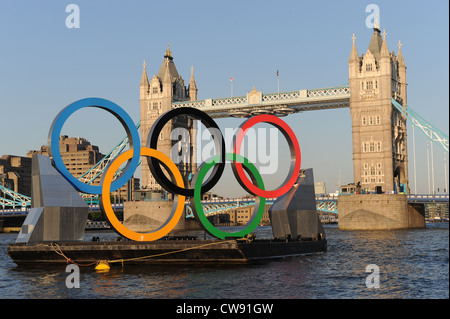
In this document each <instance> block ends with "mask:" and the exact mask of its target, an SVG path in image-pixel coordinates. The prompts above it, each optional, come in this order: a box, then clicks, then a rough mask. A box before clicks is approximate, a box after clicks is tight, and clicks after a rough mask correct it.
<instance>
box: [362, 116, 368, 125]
mask: <svg viewBox="0 0 450 319" xmlns="http://www.w3.org/2000/svg"><path fill="white" fill-rule="evenodd" d="M361 122H362V125H366V124H367V122H366V117H365V116H363V117H362V119H361Z"/></svg>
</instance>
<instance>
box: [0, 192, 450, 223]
mask: <svg viewBox="0 0 450 319" xmlns="http://www.w3.org/2000/svg"><path fill="white" fill-rule="evenodd" d="M342 196H345V195H342ZM407 197H408V202H409V203H423V204H432V203H445V202H447V203H448V202H449V195H448V194H439V195H428V194H411V195H407ZM275 200H276V198H267V199H266V204H268V205H271V204H273V203H274V201H275ZM337 201H338V196H316V208H317V210H319V211H324V212H329V213H335V214H337V213H338V212H337V205H336V204H337ZM254 204H255V200H254V199H253V198H226V199H223V198H221V199H211V200H203V201H202V205H203V208H204V212H205V214H206V215H213V214H217V213H221V212H224V211H226V210H231V209H236V208H239V207H246V206H252V205H254ZM186 205H189V203H187V204H186ZM112 206H113V209H114V210H123V206H124V205H123V203H121V204H112ZM89 207H90V211H91V212H96V211H100V206H99V205H90V206H89ZM188 210H189V209H188ZM29 211H30V208H29V207H26V208H18V209H0V217H9V216H25V215H27V214H28V212H29ZM189 215H190V214H189Z"/></svg>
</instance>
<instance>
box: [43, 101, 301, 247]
mask: <svg viewBox="0 0 450 319" xmlns="http://www.w3.org/2000/svg"><path fill="white" fill-rule="evenodd" d="M85 107H94V108H100V109H102V110H105V111H107V112H109V113H111V114H112V115H113V116H114V117H116V118H117V119H118V120H119V121H120V123H121V124H122V126H123V127H124V129H125V131H126V133H127V136H128V139H129V145H130V150H128V151H126V152H124V153H122V154H120V155H119V156H117V157H116V158H115V159H114V160H113V161H112V162H111V163H110V164H109V166H108V167H107V168H106V169H105V171H104V172H103V175H102V178H101V182H100V185H89V184H85V183H83V182H81V181H79V180H78V179H76V178H75V177H74V176H73V175H72V174H71V173H70V172H69V171H68V170H67V168H66V167H65V165H64V162H63V160H62V158H61V153H60V150H59V136H60V135H61V130H62V127H63V125H64V123H65V122H66V120H67V119H68V118H69V117H70V115H72V114H73V113H74V112H76V111H77V110H79V109H81V108H85ZM180 115H187V116H189V117H193V118H195V119H197V120H200V121H201V122H202V124H204V125H205V126H206V128H207V129H208V130H209V131H210V133H211V135H212V136H213V140H214V144H215V149H216V150H220V152H219V154H217V155H215V156H213V157H212V158H210V159H209V160H207V161H205V162H203V163H202V164H201V165H200V166H199V168H198V170H197V173H196V174H195V175H194V177H193V179H192V182H191V184H192V185H194V188H193V189H192V188H185V183H184V181H183V177H182V175H181V172H180V171H179V169H178V167H177V165H176V164H175V163H174V162H173V161H172V160H171V159H170V157H168V156H167V155H165V154H163V153H161V152H160V151H158V150H157V143H158V136H159V133H160V132H161V130H162V129H163V127H164V126H165V125H166V124H167V123H168V122H169V121H170V120H171V119H173V118H175V117H176V116H180ZM258 123H268V124H271V125H273V126H275V127H277V128H278V129H279V130H280V131H281V132H282V133H283V135H284V137H285V138H286V140H287V141H288V146H289V150H290V153H291V161H290V168H289V173H288V176H287V178H286V180H285V181H284V183H283V185H282V186H280V187H279V188H277V189H275V190H271V191H268V190H265V187H264V182H263V180H262V177H261V175H260V174H259V172H258V170H257V168H256V167H255V165H253V164H252V163H250V162H249V161H248V160H247V159H246V158H245V157H243V156H242V155H240V151H241V146H242V142H243V139H244V136H245V134H246V132H247V131H248V130H249V129H250V128H251V127H252V126H254V125H256V124H258ZM48 149H49V155H50V157H53V162H54V165H55V168H56V169H57V170H58V171H59V172H60V174H61V175H62V176H63V177H64V178H65V179H66V180H67V181H68V182H69V183H70V184H71V185H72V186H73V187H74V188H75V189H76V190H77V191H79V192H82V193H86V194H92V195H99V197H100V208H101V210H102V212H103V214H104V215H105V216H106V218H107V220H108V222H109V224H110V225H111V227H112V228H113V229H114V230H115V231H116V232H117V233H118V234H119V235H121V236H123V237H125V238H128V239H131V240H134V241H154V240H158V239H160V238H162V237H164V236H166V235H168V234H169V232H170V231H172V230H173V229H174V227H175V226H176V224H177V223H178V221H179V219H180V218H181V216H182V215H183V211H184V209H185V203H186V197H192V199H191V200H190V207H191V208H192V211H193V213H194V216H195V218H196V219H197V220H198V221H199V222H200V224H201V226H202V227H203V229H204V230H205V231H206V232H207V233H209V234H210V235H212V236H214V237H216V238H219V239H228V238H242V237H244V236H245V235H247V234H249V233H251V232H252V231H253V230H254V229H255V228H256V227H257V226H258V224H259V222H260V220H261V218H262V216H263V213H264V207H265V200H266V198H268V197H279V196H282V195H284V194H285V193H287V192H288V191H289V190H290V189H291V188H292V186H293V185H294V183H295V182H296V180H297V177H298V175H299V173H300V166H301V165H300V164H301V152H300V146H299V143H298V140H297V137H296V136H295V134H294V132H293V131H292V129H291V128H290V127H289V126H288V125H287V124H286V122H284V121H283V120H281V119H280V118H278V117H276V116H273V115H267V114H265V115H258V116H255V117H252V118H249V119H248V120H246V121H244V123H242V124H241V125H240V127H239V130H238V132H237V134H235V136H234V138H233V146H232V149H233V153H226V152H225V142H224V138H223V136H222V133H221V131H220V129H219V126H218V125H217V123H216V122H215V121H214V120H213V119H212V118H211V117H210V116H209V115H208V114H206V113H205V112H203V111H201V110H199V109H195V108H190V107H180V108H176V109H172V110H169V111H167V112H165V113H164V114H162V115H161V116H160V117H159V118H158V119H157V120H156V121H155V123H154V124H153V126H152V128H151V129H150V132H149V134H148V137H147V145H146V146H141V143H140V138H139V132H138V131H137V129H136V127H135V125H134V122H133V120H132V119H131V118H130V116H129V115H128V113H127V112H125V110H123V109H122V108H121V107H120V106H118V105H117V104H115V103H113V102H111V101H109V100H105V99H101V98H86V99H81V100H78V101H76V102H74V103H72V104H70V105H68V106H66V107H65V108H64V109H63V110H61V111H60V112H59V113H58V115H57V116H56V117H55V119H54V120H53V123H52V125H51V127H50V131H49V135H48ZM141 156H145V157H147V162H148V164H149V168H150V171H151V172H152V174H153V176H154V177H155V179H156V181H157V182H158V183H159V184H160V185H161V186H162V187H163V188H164V189H165V190H166V191H168V192H170V193H173V194H174V200H173V207H172V211H171V213H170V215H169V217H168V218H167V220H166V221H165V222H164V224H163V225H161V226H160V227H159V228H158V229H156V230H154V231H152V232H150V233H138V232H134V231H132V230H130V229H128V228H127V227H126V226H124V225H123V224H122V223H121V222H120V221H119V220H118V219H117V217H116V215H115V214H114V211H113V209H112V206H111V200H110V193H111V192H113V191H115V190H117V189H119V188H120V187H121V186H123V185H124V184H125V183H126V182H127V181H128V180H129V179H130V178H131V177H132V176H133V174H134V172H135V171H136V169H137V167H138V165H139V159H140V157H141ZM125 161H127V164H126V166H125V168H124V169H123V171H122V173H121V174H120V176H119V177H118V178H117V179H115V180H114V176H115V173H116V171H117V170H118V169H119V167H120V166H121V165H123V164H124V163H125ZM226 161H231V166H232V171H233V173H234V176H235V178H236V179H237V181H238V182H239V184H240V185H241V186H242V187H243V188H244V189H245V190H246V191H247V192H248V193H250V194H252V195H254V196H256V198H255V208H254V210H253V215H252V216H251V218H250V220H249V222H248V223H247V225H246V226H245V228H244V229H242V230H239V231H237V232H225V231H222V230H219V229H218V228H216V227H215V226H213V225H212V224H211V223H210V222H209V220H208V218H207V217H206V216H205V214H204V212H203V208H202V205H201V195H202V194H203V193H205V192H207V191H208V190H210V189H211V188H212V187H214V185H216V184H217V182H218V181H219V179H220V177H221V176H222V174H223V171H224V167H225V163H226ZM161 166H163V167H164V169H165V170H166V171H167V172H168V174H169V176H170V179H169V178H167V177H166V175H165V174H164V172H163V170H162V168H161ZM211 169H212V172H211V174H210V176H209V178H208V179H207V180H206V181H205V182H203V180H204V179H205V176H206V175H207V174H208V172H209V171H210V170H211ZM245 172H247V174H248V175H249V176H250V179H251V180H249V179H248V177H247V175H246V174H245Z"/></svg>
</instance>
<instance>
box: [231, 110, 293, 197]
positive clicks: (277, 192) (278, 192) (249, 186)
mask: <svg viewBox="0 0 450 319" xmlns="http://www.w3.org/2000/svg"><path fill="white" fill-rule="evenodd" d="M258 123H269V124H272V125H274V126H275V127H277V128H278V129H279V130H280V131H281V132H282V133H283V135H284V136H285V138H286V139H288V144H289V147H290V150H291V168H292V165H294V166H293V170H292V175H291V177H290V178H289V180H287V182H286V181H285V182H286V183H285V184H284V185H283V186H281V187H279V188H278V189H274V190H271V191H267V190H262V189H260V188H259V187H257V186H255V185H254V184H253V183H252V182H251V181H250V180H249V179H248V178H247V175H246V174H245V172H244V168H243V166H242V163H239V162H236V161H234V162H233V165H234V167H235V168H236V172H237V174H238V176H239V178H240V179H241V181H242V183H243V186H244V185H245V187H246V190H247V191H248V192H249V193H251V194H253V195H255V196H262V197H265V198H271V197H280V196H282V195H284V194H286V193H287V192H288V191H289V190H290V189H291V188H292V186H294V184H295V182H296V181H297V178H298V175H299V173H300V164H301V153H300V145H299V144H298V140H297V137H296V136H295V134H294V131H292V129H291V128H290V127H289V125H288V124H287V123H286V122H284V121H283V120H281V119H280V118H279V117H276V116H274V115H269V114H263V115H258V116H255V117H252V118H250V119H248V120H247V121H246V122H244V123H243V124H242V126H241V130H240V131H239V133H238V135H237V137H236V141H235V143H234V153H235V154H240V150H241V145H242V141H243V139H244V136H245V134H246V133H247V131H248V129H250V128H251V127H252V126H254V125H256V124H258ZM289 140H290V141H289ZM292 150H294V154H292ZM293 155H294V156H295V163H294V164H292V160H293Z"/></svg>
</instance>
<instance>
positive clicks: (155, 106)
mask: <svg viewBox="0 0 450 319" xmlns="http://www.w3.org/2000/svg"><path fill="white" fill-rule="evenodd" d="M153 109H154V110H157V109H158V102H153Z"/></svg>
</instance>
